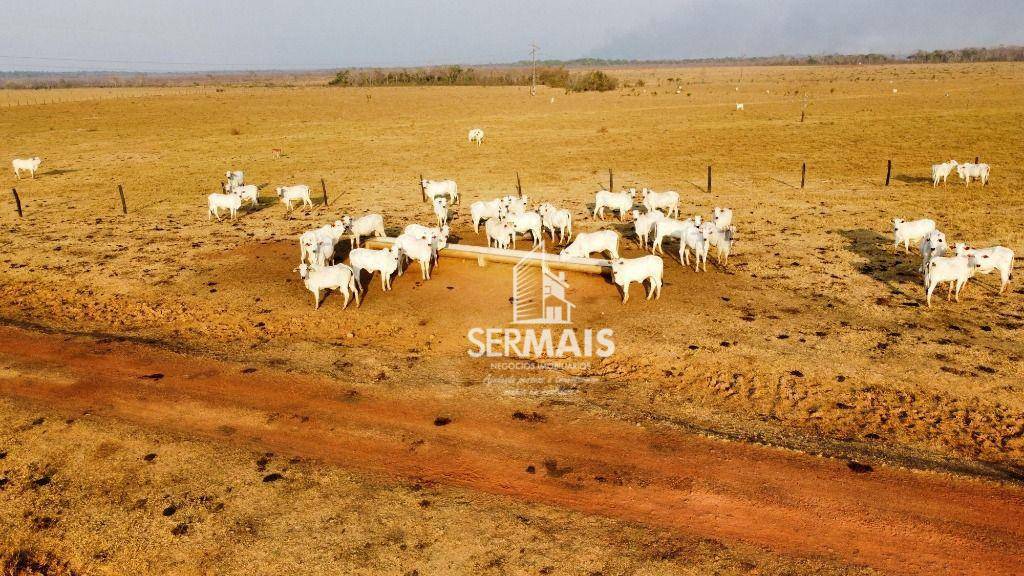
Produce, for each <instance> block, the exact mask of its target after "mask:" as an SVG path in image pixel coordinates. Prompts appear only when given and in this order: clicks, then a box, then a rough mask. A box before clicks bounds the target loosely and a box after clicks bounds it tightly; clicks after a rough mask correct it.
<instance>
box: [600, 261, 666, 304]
mask: <svg viewBox="0 0 1024 576" xmlns="http://www.w3.org/2000/svg"><path fill="white" fill-rule="evenodd" d="M664 274H665V263H664V262H662V260H661V258H659V257H657V256H653V255H650V254H648V255H647V256H641V257H639V258H630V259H623V258H619V259H616V260H612V282H615V283H616V284H618V285H619V286H621V287H622V303H623V304H625V303H626V301H627V300H629V285H630V284H632V283H633V282H639V283H640V284H641V285H643V283H644V281H645V280H646V281H648V282H649V283H650V290H648V291H647V299H648V300H650V299H651V298H652V297H653V298H655V299H657V298H661V282H662V278H663V277H664Z"/></svg>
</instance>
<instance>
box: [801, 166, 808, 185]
mask: <svg viewBox="0 0 1024 576" xmlns="http://www.w3.org/2000/svg"><path fill="white" fill-rule="evenodd" d="M805 182H807V162H804V163H803V165H802V166H801V167H800V189H801V190H802V189H803V187H804V183H805Z"/></svg>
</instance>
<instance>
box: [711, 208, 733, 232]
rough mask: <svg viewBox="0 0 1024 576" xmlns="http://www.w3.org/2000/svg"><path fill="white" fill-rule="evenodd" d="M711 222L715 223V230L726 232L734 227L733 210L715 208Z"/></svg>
mask: <svg viewBox="0 0 1024 576" xmlns="http://www.w3.org/2000/svg"><path fill="white" fill-rule="evenodd" d="M711 221H712V222H714V223H715V228H718V229H719V230H725V229H726V228H728V227H729V226H731V225H732V208H719V207H718V206H715V210H714V212H712V218H711Z"/></svg>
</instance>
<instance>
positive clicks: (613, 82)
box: [567, 70, 619, 92]
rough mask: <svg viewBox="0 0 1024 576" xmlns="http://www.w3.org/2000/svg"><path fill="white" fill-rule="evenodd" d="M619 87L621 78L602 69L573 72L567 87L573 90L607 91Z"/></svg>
mask: <svg viewBox="0 0 1024 576" xmlns="http://www.w3.org/2000/svg"><path fill="white" fill-rule="evenodd" d="M618 87H619V80H618V78H615V77H614V76H609V75H608V74H606V73H604V72H602V71H600V70H592V71H590V72H586V73H583V74H573V75H572V77H571V78H570V80H569V85H568V86H567V88H568V89H569V90H571V91H572V92H594V91H596V92H607V91H608V90H615V89H616V88H618Z"/></svg>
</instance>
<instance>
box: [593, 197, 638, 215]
mask: <svg viewBox="0 0 1024 576" xmlns="http://www.w3.org/2000/svg"><path fill="white" fill-rule="evenodd" d="M635 199H636V191H635V190H629V191H625V190H624V191H622V192H609V191H607V190H598V191H597V192H595V193H594V218H597V217H598V216H600V217H601V219H602V220H604V209H605V208H608V209H609V210H611V211H612V212H615V211H618V212H619V220H622V218H623V216H624V215H625V214H626V212H629V211H630V210H632V209H633V201H634V200H635Z"/></svg>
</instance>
